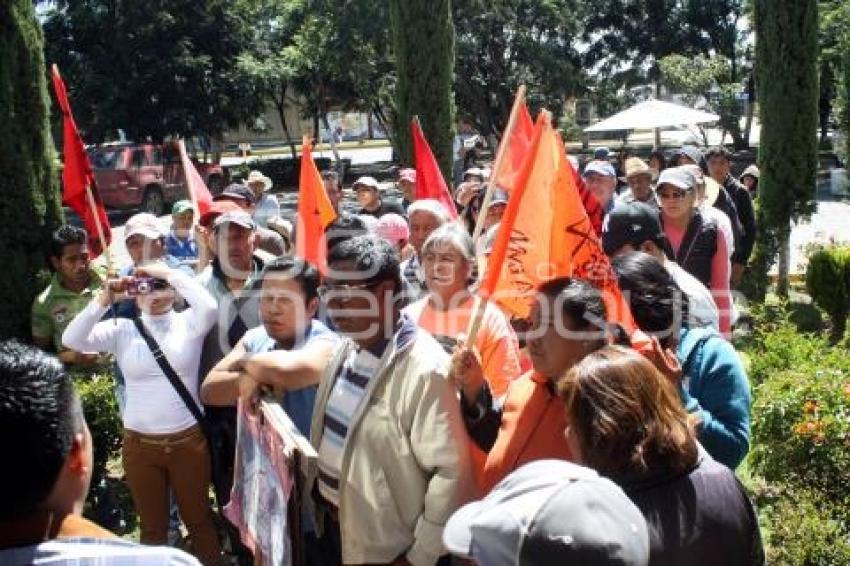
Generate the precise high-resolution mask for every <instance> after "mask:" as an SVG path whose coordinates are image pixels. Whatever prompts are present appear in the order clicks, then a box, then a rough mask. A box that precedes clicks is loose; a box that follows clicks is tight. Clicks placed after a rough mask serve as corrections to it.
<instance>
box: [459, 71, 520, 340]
mask: <svg viewBox="0 0 850 566" xmlns="http://www.w3.org/2000/svg"><path fill="white" fill-rule="evenodd" d="M525 90H526V88H525V85H520V87H519V89H517V93H516V97H515V98H514V105H513V108H511V115H510V117H509V118H508V124H507V126H505V132H504V134H503V135H502V141H501V143H500V144H499V149H498V151H497V152H496V160H495V162H494V163H493V170H492V171H491V172H490V178H489V179H487V190H486V192H485V193H484V200H483V201H482V202H481V210H479V211H478V218H477V219H476V221H475V230H474V231H473V232H472V241H473V242H475V241H476V240H477V239H478V237H479V236H480V235H481V232H482V231H483V229H484V219H485V218H486V217H487V207H488V206H490V201H491V200H492V198H493V192H494V191H495V190H496V185H495V183H494V182H493V180H494V179H496V178H497V177H498V176H499V173H500V172H501V169H502V163H503V161H504V160H505V152H506V151H507V145H508V140H509V139H510V136H511V134H512V133H513V131H514V126H515V125H516V120H517V115H518V114H519V108H520V104H525ZM482 276H483V274H482ZM489 302H490V297H489V295H485V296H483V297H482V296H479V295H476V296H475V305H474V306H473V307H472V308H473V311H472V316H471V317H470V319H469V326H468V327H467V329H466V347H467V348H471V347H472V345H474V344H475V339H476V338H477V337H478V331H479V329H480V328H481V321H482V320H483V319H484V311H485V310H486V309H487V303H489Z"/></svg>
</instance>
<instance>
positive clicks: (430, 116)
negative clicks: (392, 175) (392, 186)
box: [390, 0, 455, 179]
mask: <svg viewBox="0 0 850 566" xmlns="http://www.w3.org/2000/svg"><path fill="white" fill-rule="evenodd" d="M390 25H391V28H392V36H393V46H394V49H395V59H396V73H397V75H398V83H397V84H396V91H395V100H396V112H397V116H398V117H397V121H396V125H397V127H396V136H397V139H398V146H399V148H400V150H401V161H402V162H403V163H413V146H412V143H411V138H410V126H409V125H410V121H411V119H412V118H413V117H414V116H419V120H420V122H421V124H422V131H423V132H424V133H425V137H426V138H427V140H428V142H429V143H430V144H431V149H432V150H433V152H434V157H436V159H437V163H439V164H440V169H441V170H442V172H443V176H444V177H445V178H446V179H451V178H452V142H453V137H454V111H455V109H454V101H453V96H452V79H453V76H454V51H455V50H454V43H455V42H454V25H453V23H452V13H451V2H450V0H392V1H391V2H390Z"/></svg>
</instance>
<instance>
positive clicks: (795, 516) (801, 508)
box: [766, 491, 850, 566]
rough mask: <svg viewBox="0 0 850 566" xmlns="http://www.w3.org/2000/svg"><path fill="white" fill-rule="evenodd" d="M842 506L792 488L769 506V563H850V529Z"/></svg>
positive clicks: (803, 565)
mask: <svg viewBox="0 0 850 566" xmlns="http://www.w3.org/2000/svg"><path fill="white" fill-rule="evenodd" d="M840 511H841V510H840V509H837V508H836V505H835V504H834V503H832V502H831V501H829V500H827V499H825V498H823V497H821V496H819V495H817V494H815V493H811V492H807V491H793V492H790V493H787V494H784V495H783V497H782V498H781V499H780V500H779V501H778V502H777V503H776V504H775V505H773V506H772V507H771V508H770V512H769V513H770V516H771V517H772V519H773V520H772V521H771V530H770V534H769V536H768V540H767V541H766V542H767V563H768V564H794V565H800V566H809V565H811V566H815V565H818V566H819V565H821V564H823V565H824V566H826V565H832V564H850V530H848V525H847V523H846V521H844V520H842V519H841V518H840V515H841V513H840Z"/></svg>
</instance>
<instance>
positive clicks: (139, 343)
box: [62, 271, 217, 434]
mask: <svg viewBox="0 0 850 566" xmlns="http://www.w3.org/2000/svg"><path fill="white" fill-rule="evenodd" d="M168 283H169V284H170V285H171V286H172V287H174V289H175V290H176V291H177V292H178V293H179V294H180V295H181V296H182V297H183V298H184V299H186V302H187V303H189V308H188V309H186V310H185V311H183V312H180V313H178V312H174V311H173V310H170V311H168V312H167V313H165V314H161V315H149V314H142V315H141V318H142V322H143V323H144V325H145V328H147V329H148V332H149V333H150V334H151V336H153V337H154V339H155V340H156V341H157V343H158V344H159V347H160V349H162V351H163V353H164V354H165V357H166V358H167V359H168V362H169V363H170V364H171V367H173V368H174V371H176V372H177V375H179V376H180V377H181V379H182V380H183V383H185V384H186V388H187V389H188V390H189V391H190V392H191V393H192V396H193V397H194V398H195V401H196V402H198V364H199V361H200V356H201V345H202V343H203V341H204V336H205V335H206V334H207V332H209V330H210V328H211V327H212V325H213V323H214V322H215V317H216V308H217V305H216V302H215V299H213V297H212V296H211V295H210V294H209V293H208V292H207V291H206V290H205V289H204V288H203V287H202V286H201V285H200V284H199V283H197V282H195V280H194V279H192V278H191V277H189V276H187V275H185V274H183V273H181V272H178V271H173V272H172V274H171V275H170V276H169V278H168ZM106 311H107V309H106V308H104V307H101V306H100V305H99V304H98V303H97V301H96V300H95V301H92V302H91V303H89V305H88V306H87V307H86V308H85V309H83V310H82V311H81V312H80V314H78V315H77V316H76V318H74V320H73V321H71V324H69V325H68V328H66V329H65V333H64V334H63V335H62V343H63V344H64V345H65V346H66V347H68V348H71V349H72V350H76V351H78V352H91V351H97V352H110V353H112V354H115V357H116V360H117V362H118V366H119V367H120V368H121V372H122V373H123V374H124V379H125V380H126V384H127V406H126V408H125V410H124V428H127V429H129V430H133V431H136V432H140V433H143V434H170V433H175V432H180V431H183V430H186V429H187V428H189V427H191V426H192V425H194V424H195V423H196V421H195V419H194V417H193V416H192V413H190V412H189V410H188V409H187V408H186V405H185V404H184V403H183V400H182V399H181V398H180V396H179V395H178V394H177V392H176V391H175V390H174V387H172V386H171V383H170V382H169V381H168V378H167V377H165V374H164V373H163V372H162V370H161V369H160V367H159V364H157V363H156V360H155V359H154V357H153V354H152V353H151V351H150V348H148V345H147V344H146V343H145V341H144V339H143V338H142V337H141V335H140V334H139V332H138V330H136V327H135V325H134V324H133V321H132V320H130V319H126V318H119V319H117V320H112V319H110V320H105V321H102V322H99V321H100V320H101V318H102V317H103V315H104V313H106ZM199 406H200V403H199Z"/></svg>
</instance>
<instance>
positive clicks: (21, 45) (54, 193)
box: [0, 0, 62, 340]
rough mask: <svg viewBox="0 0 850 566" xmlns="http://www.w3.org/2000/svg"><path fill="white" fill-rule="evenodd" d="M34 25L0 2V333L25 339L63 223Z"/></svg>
mask: <svg viewBox="0 0 850 566" xmlns="http://www.w3.org/2000/svg"><path fill="white" fill-rule="evenodd" d="M48 108H49V106H48V98H47V73H46V70H45V67H44V55H43V47H42V33H41V28H40V26H39V25H38V21H37V20H36V17H35V13H34V11H33V4H32V2H31V1H30V0H11V1H5V2H0V124H2V125H3V130H2V131H3V135H2V136H0V171H2V172H3V173H2V176H0V196H2V199H0V242H3V269H2V272H0V290H2V297H0V338H2V339H6V338H12V337H17V338H20V339H23V340H28V339H29V338H30V325H29V320H30V305H32V301H33V299H34V298H35V295H36V293H38V292H39V290H40V289H42V288H43V285H44V283H46V280H47V277H48V273H47V270H46V268H47V253H46V251H47V249H48V247H49V243H50V234H51V232H52V231H53V230H54V229H55V228H56V227H57V226H58V225H59V224H60V223H61V222H62V209H61V207H60V199H59V191H58V185H57V182H56V180H57V178H56V172H55V170H54V160H55V149H54V148H53V143H52V141H51V137H50V130H49V116H50V113H49V110H48Z"/></svg>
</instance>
